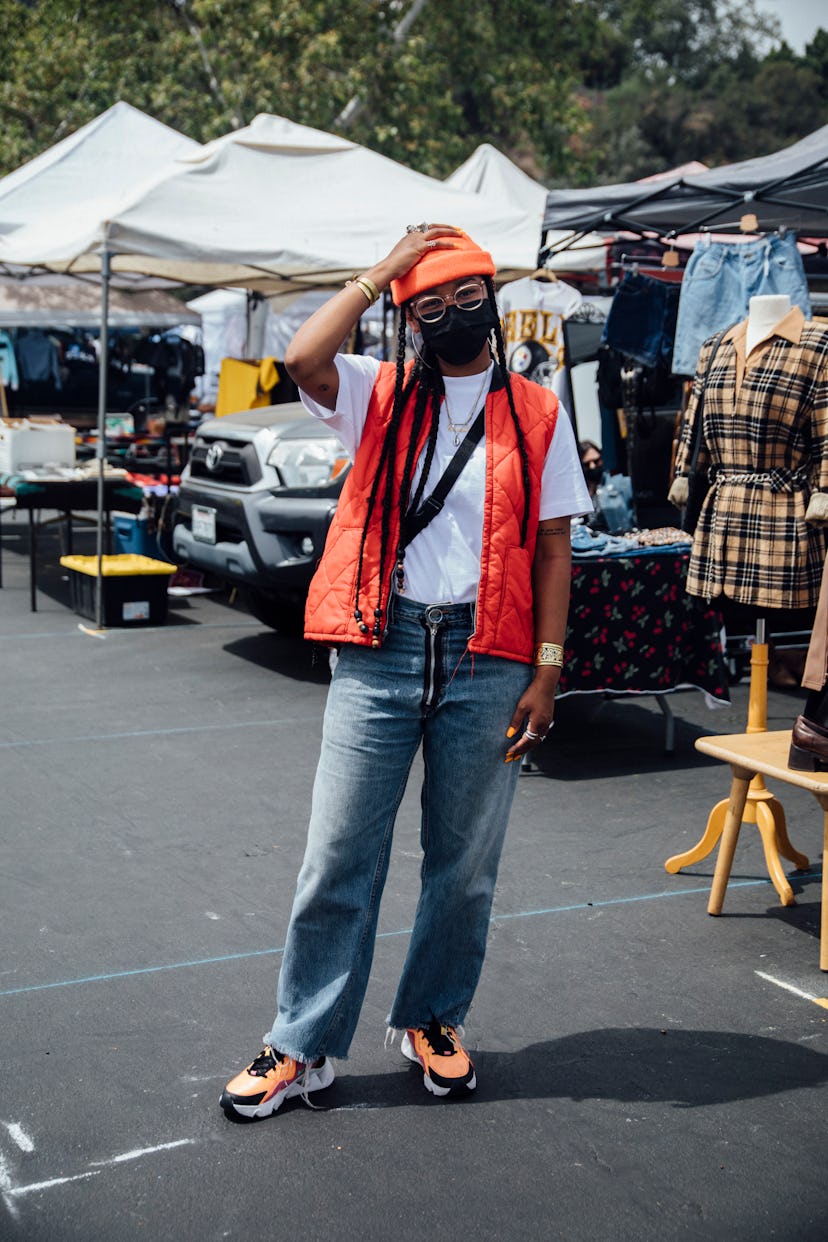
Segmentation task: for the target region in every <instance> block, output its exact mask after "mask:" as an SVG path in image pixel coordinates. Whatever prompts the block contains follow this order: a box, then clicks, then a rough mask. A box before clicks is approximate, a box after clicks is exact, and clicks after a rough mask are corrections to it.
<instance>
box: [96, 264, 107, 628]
mask: <svg viewBox="0 0 828 1242" xmlns="http://www.w3.org/2000/svg"><path fill="white" fill-rule="evenodd" d="M110 275H111V268H110V265H109V248H108V246H106V245H104V248H103V251H102V252H101V334H100V341H99V345H100V348H99V350H98V368H99V369H98V442H97V447H96V449H95V455H96V457H97V459H98V531H97V535H98V537H97V556H98V576H97V581H96V583H95V628H96V629H98V630H100V629H102V628H103V625H102V620H103V536H104V462H105V460H106V398H107V379H108V377H109V278H110Z"/></svg>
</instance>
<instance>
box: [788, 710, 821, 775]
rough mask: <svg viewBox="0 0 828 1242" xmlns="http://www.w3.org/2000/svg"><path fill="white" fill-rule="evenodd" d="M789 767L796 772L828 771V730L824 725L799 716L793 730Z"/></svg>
mask: <svg viewBox="0 0 828 1242" xmlns="http://www.w3.org/2000/svg"><path fill="white" fill-rule="evenodd" d="M788 767H789V768H793V769H794V771H796V772H825V771H828V729H826V728H825V726H824V725H821V724H817V722H816V721H815V720H809V719H808V718H807V716H797V718H796V720H795V721H794V726H793V729H792V730H791V748H790V751H789V752H788Z"/></svg>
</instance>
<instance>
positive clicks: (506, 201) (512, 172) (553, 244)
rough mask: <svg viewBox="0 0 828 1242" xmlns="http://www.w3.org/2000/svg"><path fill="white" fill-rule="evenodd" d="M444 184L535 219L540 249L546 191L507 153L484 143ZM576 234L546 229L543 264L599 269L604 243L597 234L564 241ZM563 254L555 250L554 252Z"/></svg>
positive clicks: (557, 267)
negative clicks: (546, 254) (546, 256)
mask: <svg viewBox="0 0 828 1242" xmlns="http://www.w3.org/2000/svg"><path fill="white" fill-rule="evenodd" d="M446 184H447V185H451V186H453V187H454V188H455V189H457V190H466V191H468V192H469V193H472V194H479V195H481V197H483V198H484V199H485V200H486V202H487V203H490V204H491V205H492V206H497V207H499V208H502V209H504V210H508V209H512V210H515V209H517V210H519V211H525V212H526V213H527V214H528V215H530V216H531V217H532V219H534V220H535V222H536V226H537V243H538V249H540V248H541V240H542V231H543V216H544V211H545V209H546V199H547V195H548V193H549V191H548V190H547V188H546V186H544V185H541V183H540V182H539V181H535V180H533V178H532V177H530V176H528V175H527V174H526V173H525V172H524V171H523V170H522V169H521V168H518V166H517V164H514V163H513V162H512V161H511V160H510V159H509V158H508V156H506V155H504V154H503V152H502V151H498V149H497V147H493V146H492V145H491V143H488V142H484V143H481V145H480V146H479V147H477V148H475V150H474V151H473V152H472V153H471V155H470V156H469V158H468V159H467V160H466V161H465V162H464V163H462V164H461V165H460V167H459V168H456V169H455V170H454V172H453V173H452V174H451V176H450V177H448V178H447V179H446ZM574 236H575V235H574V234H572V233H567V232H563V231H554V232H549V233H547V234H546V236H545V237H544V238H543V245H544V246H545V247H549V248H550V250H551V252H552V253H550V255H549V257H548V259H547V260H546V262H545V264H544V266H545V267H547V268H548V269H549V270H550V271H553V272H554V271H559V272H600V271H603V269H604V266H605V264H606V244H605V241H604V238H602V237H601V236H600V235H599V234H598V233H588V234H587V235H586V236H584V237H580V238H578V239H577V240H576V241H575V242H574V244H573V245H572V246H571V247H567V242H568V241H572V239H573V237H574ZM559 250H560V251H562V253H557V251H559Z"/></svg>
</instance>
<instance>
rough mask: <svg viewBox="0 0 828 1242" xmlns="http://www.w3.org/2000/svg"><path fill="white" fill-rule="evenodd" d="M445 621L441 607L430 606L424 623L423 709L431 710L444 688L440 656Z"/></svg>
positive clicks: (424, 617)
mask: <svg viewBox="0 0 828 1242" xmlns="http://www.w3.org/2000/svg"><path fill="white" fill-rule="evenodd" d="M443 623H444V615H443V612H442V610H441V609H440V608H435V607H433V606H432V607H429V608H427V609H426V611H425V614H424V616H423V625H424V626H425V630H426V638H425V670H424V673H425V675H424V677H423V701H422V709H423V711H429V709H430V708H432V707H433V706H434V704H435V703H436V702H437V699H438V698H439V695H440V691H441V690H442V676H441V673H442V670H441V668H440V657H441V655H442V648H443V644H442V632H441V631H442V628H443Z"/></svg>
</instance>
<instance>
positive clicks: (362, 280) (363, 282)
mask: <svg viewBox="0 0 828 1242" xmlns="http://www.w3.org/2000/svg"><path fill="white" fill-rule="evenodd" d="M348 285H357V286H358V287H359V289H361V290H362V292H363V293H364V294H365V296H366V298H367V299H368V305H369V306H373V305H374V303H375V302H377V301H379V295H380V291H379V289H378V288H377V286H376V285H375V284H374V282H373V280H371V278H370V277H369V276H358V275H356V274H355V275H354V276H352V277H351V279H350V280H349V281H347V282H346V288H347V286H348Z"/></svg>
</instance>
